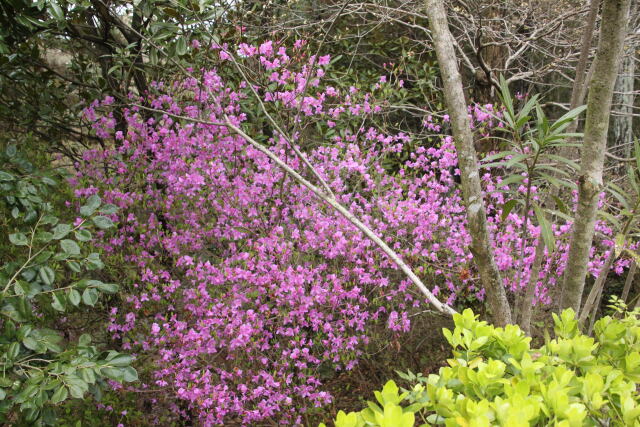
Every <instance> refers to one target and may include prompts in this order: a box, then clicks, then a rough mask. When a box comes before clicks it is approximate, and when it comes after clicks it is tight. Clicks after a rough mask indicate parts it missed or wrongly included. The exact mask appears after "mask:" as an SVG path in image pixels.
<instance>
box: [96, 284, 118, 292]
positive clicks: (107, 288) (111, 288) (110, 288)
mask: <svg viewBox="0 0 640 427" xmlns="http://www.w3.org/2000/svg"><path fill="white" fill-rule="evenodd" d="M96 288H98V289H100V290H101V291H102V292H106V293H108V294H115V293H116V292H118V285H116V284H115V283H102V282H101V283H99V284H97V285H96Z"/></svg>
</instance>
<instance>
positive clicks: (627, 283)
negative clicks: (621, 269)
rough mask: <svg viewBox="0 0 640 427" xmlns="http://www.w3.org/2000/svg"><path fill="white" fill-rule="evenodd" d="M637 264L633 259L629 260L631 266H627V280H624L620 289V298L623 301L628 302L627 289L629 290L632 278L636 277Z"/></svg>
mask: <svg viewBox="0 0 640 427" xmlns="http://www.w3.org/2000/svg"><path fill="white" fill-rule="evenodd" d="M637 268H638V265H637V264H636V262H635V261H631V267H630V268H629V272H628V273H627V280H625V282H624V288H623V289H622V295H621V296H620V299H622V300H623V301H624V302H625V303H628V301H627V298H629V291H630V290H631V285H632V284H633V279H634V278H635V277H636V269H637Z"/></svg>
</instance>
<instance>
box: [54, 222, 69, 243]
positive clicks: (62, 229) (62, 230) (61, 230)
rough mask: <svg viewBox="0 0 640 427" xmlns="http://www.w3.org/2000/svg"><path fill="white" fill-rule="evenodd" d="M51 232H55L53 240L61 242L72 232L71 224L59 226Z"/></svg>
mask: <svg viewBox="0 0 640 427" xmlns="http://www.w3.org/2000/svg"><path fill="white" fill-rule="evenodd" d="M51 231H53V238H54V239H55V240H60V239H62V238H63V237H65V236H66V235H67V234H69V233H70V232H71V226H70V225H69V224H58V225H56V226H55V227H53V229H52V230H51Z"/></svg>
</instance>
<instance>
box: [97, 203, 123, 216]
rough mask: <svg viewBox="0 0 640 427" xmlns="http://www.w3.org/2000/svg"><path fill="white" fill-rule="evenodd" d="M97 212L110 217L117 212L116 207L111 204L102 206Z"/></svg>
mask: <svg viewBox="0 0 640 427" xmlns="http://www.w3.org/2000/svg"><path fill="white" fill-rule="evenodd" d="M99 212H100V213H102V214H105V215H111V214H114V213H116V212H118V207H117V206H116V205H112V204H111V203H107V204H106V205H102V207H101V208H100V210H99Z"/></svg>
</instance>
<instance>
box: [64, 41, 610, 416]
mask: <svg viewBox="0 0 640 427" xmlns="http://www.w3.org/2000/svg"><path fill="white" fill-rule="evenodd" d="M198 47H200V45H199V44H198ZM213 48H214V49H215V50H216V51H217V52H218V53H219V58H220V63H219V66H218V69H215V68H212V69H206V70H200V71H197V72H193V75H192V77H188V78H184V79H181V80H178V81H176V82H173V83H167V82H165V83H161V82H159V83H156V84H155V85H154V87H153V93H151V94H148V95H145V97H143V98H139V99H138V98H135V97H133V98H132V101H133V102H134V103H139V104H143V105H146V106H148V107H150V108H153V109H157V110H162V111H165V112H167V113H169V114H164V115H163V114H151V113H149V111H148V110H144V109H142V108H139V107H132V108H130V109H128V110H126V112H125V120H126V132H122V131H115V126H116V121H115V119H114V117H113V115H112V114H111V113H110V112H109V108H110V104H111V103H112V102H113V100H112V99H106V100H104V101H101V102H95V103H94V104H93V105H92V106H91V107H90V108H88V109H87V110H86V113H85V114H86V118H87V119H88V120H89V121H90V122H91V123H92V124H93V127H94V129H95V132H96V134H97V135H98V136H100V137H101V138H103V139H104V140H105V141H111V142H112V143H109V144H105V147H106V148H104V149H96V150H92V151H88V152H86V153H85V155H84V162H83V163H82V164H78V165H77V167H78V170H79V171H80V172H79V174H78V176H77V177H76V178H75V179H74V184H75V185H76V186H77V190H76V195H77V196H78V197H81V198H82V197H86V196H89V195H91V194H96V193H98V194H100V196H101V197H102V198H103V200H105V201H106V202H109V203H113V204H115V205H117V206H118V207H119V208H120V211H119V213H118V214H116V215H114V216H113V218H112V219H113V220H115V221H117V222H118V223H119V229H118V234H117V235H116V236H113V237H110V238H108V239H106V238H105V239H104V240H103V242H102V247H103V249H104V251H105V252H107V253H109V254H113V256H114V257H121V259H122V260H123V261H124V264H126V265H128V266H131V267H132V268H133V275H132V276H131V277H135V279H132V280H131V282H130V283H129V291H128V293H127V294H126V295H125V296H124V298H125V302H124V303H122V304H120V305H119V307H118V308H115V307H114V308H113V309H112V311H111V314H112V318H111V325H110V331H111V332H112V333H113V337H114V338H117V339H121V340H122V342H123V343H124V346H125V347H127V348H130V349H131V350H132V351H135V352H138V354H144V355H146V356H148V358H149V359H150V360H151V361H152V365H153V378H152V381H153V382H154V385H153V387H156V388H158V387H159V388H162V389H164V390H166V392H167V393H168V394H171V395H173V396H174V398H175V399H176V402H180V401H182V402H184V403H186V406H185V405H184V404H183V405H176V410H178V411H182V412H183V413H184V415H185V416H192V417H197V418H198V419H199V422H201V423H203V424H205V425H212V424H222V423H225V422H227V423H229V422H231V421H234V422H239V423H242V424H245V425H251V424H253V423H256V422H259V421H260V420H265V419H271V420H278V421H280V422H283V423H299V422H300V420H301V419H300V414H301V413H303V412H304V411H306V410H308V409H309V408H312V407H321V406H323V405H326V404H327V403H329V402H331V399H332V397H331V395H330V394H329V393H328V392H327V391H326V390H323V384H322V381H321V380H320V375H319V370H320V368H321V365H322V366H327V365H328V366H331V367H332V369H335V370H345V369H346V370H349V369H352V368H353V366H354V365H355V364H356V363H357V361H358V358H359V357H360V356H361V355H362V351H363V348H364V347H365V346H366V345H367V343H368V342H369V339H370V338H369V334H368V332H369V331H370V330H371V327H372V325H374V324H376V323H384V324H386V325H387V326H388V328H390V329H391V330H393V331H397V332H398V333H401V332H404V331H408V330H409V328H410V321H409V315H410V314H411V312H412V311H416V310H417V309H418V308H420V307H424V305H425V304H426V302H425V300H424V298H423V297H422V296H421V295H420V294H419V293H418V292H416V291H415V289H413V287H412V285H411V284H410V282H409V281H408V280H407V279H406V278H405V277H404V276H403V275H402V274H401V273H400V271H399V270H398V269H397V268H396V266H395V265H394V264H393V263H392V262H390V261H389V259H388V258H387V257H386V256H385V255H384V254H383V253H382V251H380V250H379V249H377V247H376V246H375V245H374V244H372V242H370V241H369V240H368V239H366V238H365V237H364V236H363V235H362V234H361V233H360V232H358V231H357V230H356V229H355V228H354V227H353V226H352V225H351V224H350V223H349V222H348V221H347V220H345V219H344V218H343V217H342V216H340V215H339V214H337V213H335V212H334V211H332V210H331V209H330V208H329V207H328V206H326V205H325V204H323V203H322V202H321V201H319V200H318V199H317V198H316V197H314V195H313V194H312V193H311V192H310V191H309V190H307V189H306V188H304V187H302V186H300V185H298V184H297V183H295V182H294V181H293V180H292V179H290V178H288V177H287V176H286V175H285V174H284V173H283V172H282V171H281V170H280V169H278V168H277V167H275V166H274V165H273V164H272V163H271V161H270V160H269V159H268V158H267V157H266V156H265V155H263V154H262V153H260V152H259V151H258V150H256V149H254V148H252V147H250V146H249V145H248V144H247V143H246V141H245V140H244V139H243V138H241V137H239V136H238V135H235V134H233V133H231V132H230V131H229V129H228V128H227V127H226V126H223V125H220V124H207V123H206V122H214V123H220V122H224V120H225V116H228V117H229V119H230V120H231V121H232V122H233V123H234V124H235V125H237V126H243V125H244V126H247V129H250V128H251V126H252V123H251V122H250V121H248V116H247V112H246V111H245V110H244V108H243V106H245V105H249V104H255V100H253V99H252V97H253V93H252V91H251V90H250V87H249V86H248V85H249V84H255V82H253V81H252V82H251V83H249V82H245V81H242V79H239V78H237V77H236V79H235V80H232V79H225V78H223V77H222V74H221V71H224V72H225V73H226V74H229V75H233V73H234V65H233V64H232V63H231V60H232V59H233V58H235V59H237V60H238V61H242V62H243V64H248V65H250V66H251V67H253V69H257V70H259V71H258V77H259V79H258V80H256V81H260V82H262V83H263V84H264V85H263V86H259V85H258V87H256V90H257V91H258V93H259V94H260V96H261V97H262V99H263V101H264V102H265V103H266V104H267V107H269V108H273V109H274V110H277V111H280V112H288V114H290V115H291V117H294V118H295V119H296V120H297V121H300V122H301V123H305V122H319V123H320V124H321V125H322V127H323V128H324V129H325V130H327V129H333V128H335V130H337V132H334V133H333V136H332V137H331V139H330V140H326V141H323V143H322V144H320V145H317V146H315V148H312V149H308V150H306V151H307V154H306V155H307V156H308V159H309V160H310V162H311V163H312V164H313V165H314V167H315V168H316V169H317V171H318V172H319V173H320V174H321V176H323V177H324V179H325V180H326V181H327V183H328V184H329V185H330V187H331V188H332V190H333V191H334V192H335V194H336V196H337V198H338V200H339V201H340V202H341V203H342V204H343V205H344V206H346V207H348V208H349V209H350V210H351V212H353V213H354V214H355V215H356V216H358V217H359V218H360V219H361V220H362V221H363V222H364V223H365V224H367V225H368V226H369V227H370V228H371V229H373V230H374V231H375V232H376V233H377V234H378V235H380V236H382V237H383V238H384V239H386V241H387V242H389V243H390V245H391V246H392V247H393V248H394V249H395V250H397V251H398V252H399V253H400V254H401V255H402V256H403V257H404V258H405V259H406V260H407V261H408V262H409V263H410V264H411V265H412V266H413V267H414V268H415V270H416V272H417V273H418V274H419V275H421V276H422V277H423V278H424V279H425V281H426V283H430V284H431V286H432V289H433V292H434V293H435V294H436V295H438V296H439V297H440V298H442V299H443V300H445V301H447V303H449V304H454V303H455V301H456V298H457V297H458V296H459V295H461V294H465V295H475V296H476V297H477V298H480V299H482V298H483V295H484V293H483V290H482V289H481V288H480V287H479V283H478V279H477V277H476V276H477V274H476V270H475V268H474V266H473V263H472V256H471V254H470V253H469V251H468V250H467V247H468V245H469V241H470V237H469V234H468V232H467V230H466V228H465V216H464V207H463V203H462V199H461V193H460V191H459V189H458V188H457V186H456V184H455V182H454V178H455V175H456V174H457V173H458V171H457V169H456V155H455V151H454V147H453V144H452V140H451V138H450V137H449V136H446V134H444V133H443V130H442V128H446V118H445V120H441V121H439V122H438V124H435V123H436V120H435V119H433V118H428V120H427V118H425V126H431V127H432V128H430V130H432V131H437V132H439V133H441V137H439V138H437V139H436V140H434V141H433V146H420V147H419V148H417V149H416V150H415V151H414V152H412V153H411V155H410V159H409V160H408V161H407V162H405V163H404V164H403V165H402V167H401V169H400V170H399V172H398V173H397V174H394V175H392V174H389V173H387V171H386V170H385V169H384V168H383V166H382V163H383V159H384V158H385V157H386V156H389V155H393V154H394V153H397V152H399V151H402V150H403V147H404V146H405V145H406V144H408V143H409V142H410V137H409V136H408V135H406V134H404V133H397V134H384V133H382V132H381V131H379V130H378V129H376V128H374V127H368V128H366V127H360V126H359V123H362V122H363V121H364V119H366V118H368V117H372V116H373V115H375V114H378V112H380V111H381V109H382V108H383V107H384V99H378V98H377V95H376V93H377V92H376V91H377V90H378V89H379V88H380V87H384V85H387V84H389V83H387V82H386V79H381V80H380V83H379V84H378V85H376V88H374V90H373V92H371V93H369V92H367V91H366V90H364V89H361V88H354V87H352V88H350V89H346V90H345V89H341V88H335V87H332V86H331V85H328V84H325V83H323V81H322V77H323V76H324V74H325V72H326V68H327V66H328V64H329V62H330V58H329V57H327V56H322V57H319V58H315V57H314V56H305V54H306V53H307V52H306V50H307V48H306V47H305V46H304V43H297V44H296V46H295V47H294V48H293V50H288V49H286V48H285V47H283V46H278V45H277V43H276V42H272V41H268V42H265V43H264V44H262V45H260V46H251V45H248V44H242V45H240V46H238V48H237V49H236V51H233V49H230V48H229V47H228V46H226V45H223V46H213ZM483 111H486V110H484V109H480V108H471V109H470V115H471V116H472V117H473V118H474V123H475V125H474V126H478V127H483V129H484V128H490V126H488V122H490V121H491V120H492V119H491V116H489V115H486V114H485V115H483V114H484V113H483ZM177 116H184V117H188V118H191V119H195V120H198V121H199V122H195V121H189V120H186V119H180V118H178V117H177ZM356 123H358V124H356ZM435 126H438V127H437V128H435ZM253 131H254V132H255V129H253ZM265 138H266V137H265ZM294 138H295V142H296V143H301V144H302V143H303V142H304V141H303V140H301V139H299V137H298V135H294ZM268 145H269V146H270V148H271V150H272V151H273V152H275V153H276V154H277V155H278V156H280V158H281V159H283V160H285V161H286V162H287V163H288V164H289V165H291V166H292V167H293V168H294V169H296V170H298V171H301V172H304V171H305V167H304V165H303V164H302V162H301V161H300V159H299V158H297V157H296V156H295V154H294V153H293V150H292V149H291V147H290V146H289V145H288V143H287V142H286V140H285V139H284V138H283V137H282V135H279V134H278V133H275V134H274V136H273V137H270V138H269V139H268ZM307 172H308V171H307ZM307 172H304V173H305V174H306V175H308V176H311V175H310V174H308V173H307ZM483 180H484V184H485V190H486V192H487V197H486V199H487V203H488V213H489V218H490V226H491V231H492V233H493V239H494V243H495V251H496V257H497V262H498V265H499V267H500V269H501V270H502V271H503V272H504V274H505V286H507V287H508V288H509V289H511V290H513V291H516V292H517V291H520V289H521V288H522V287H523V286H524V285H525V284H526V282H527V279H528V271H529V268H530V265H531V264H532V261H533V256H534V250H535V245H536V241H537V236H538V234H539V230H538V227H536V226H535V225H532V224H531V221H529V225H528V228H529V233H528V234H529V237H528V239H527V241H526V242H525V251H524V259H522V260H521V259H520V257H519V248H520V244H521V241H520V240H519V239H520V237H519V236H520V227H521V224H522V221H523V218H522V216H521V213H510V214H509V215H508V216H507V217H506V219H505V220H504V221H502V220H501V219H500V217H501V213H502V210H501V209H502V205H503V204H504V202H505V195H504V193H501V192H496V190H498V189H500V188H501V186H500V178H498V177H496V176H494V175H492V174H491V173H486V174H485V175H484V177H483ZM513 190H514V191H518V189H513ZM519 191H524V190H523V189H520V190H519ZM535 191H536V190H535V189H534V197H537V195H536V193H535ZM569 227H570V225H569V224H561V225H558V226H554V232H555V234H556V236H557V238H558V241H559V249H558V251H557V252H556V253H554V254H552V255H550V256H548V257H547V259H546V260H545V263H544V268H543V272H542V273H541V277H540V282H539V283H538V288H537V291H536V295H537V297H536V302H537V303H546V302H548V295H547V289H548V287H549V286H552V285H554V284H555V280H556V278H557V277H559V276H560V274H561V273H562V268H563V264H564V260H565V257H566V247H567V244H566V242H565V240H566V239H564V238H565V237H566V235H567V232H568V230H569ZM599 230H600V231H601V232H602V233H604V234H606V235H610V234H611V230H610V229H608V227H606V225H605V224H599ZM607 245H611V242H609V241H606V242H604V246H603V249H600V250H598V249H597V248H596V247H594V251H593V262H592V265H591V272H592V273H595V272H597V270H598V268H599V266H600V265H601V264H602V260H603V256H605V255H606V251H607V250H608V249H607V247H606V246H607ZM616 268H622V265H618V266H617V267H616ZM185 408H188V409H189V411H188V412H189V413H186V412H184V409H185Z"/></svg>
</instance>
